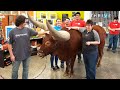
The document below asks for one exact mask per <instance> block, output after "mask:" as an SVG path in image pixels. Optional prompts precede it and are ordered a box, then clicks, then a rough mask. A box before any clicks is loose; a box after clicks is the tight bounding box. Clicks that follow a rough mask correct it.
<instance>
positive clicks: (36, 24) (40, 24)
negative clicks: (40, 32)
mask: <svg viewBox="0 0 120 90" xmlns="http://www.w3.org/2000/svg"><path fill="white" fill-rule="evenodd" d="M27 15H28V18H29V20H30V21H31V22H32V23H33V24H34V25H35V26H38V27H39V28H42V29H44V30H48V28H47V26H46V25H45V24H43V23H41V22H38V21H35V20H34V19H33V18H32V17H31V16H30V15H29V13H28V12H27Z"/></svg>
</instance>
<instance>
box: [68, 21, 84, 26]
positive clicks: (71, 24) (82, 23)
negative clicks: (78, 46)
mask: <svg viewBox="0 0 120 90" xmlns="http://www.w3.org/2000/svg"><path fill="white" fill-rule="evenodd" d="M70 26H71V27H74V26H76V27H85V21H83V20H73V21H71V23H70Z"/></svg>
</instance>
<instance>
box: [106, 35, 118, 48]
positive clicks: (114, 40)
mask: <svg viewBox="0 0 120 90" xmlns="http://www.w3.org/2000/svg"><path fill="white" fill-rule="evenodd" d="M118 38H119V35H111V34H110V35H109V46H108V48H112V50H116V48H117V42H118ZM112 45H113V47H112Z"/></svg>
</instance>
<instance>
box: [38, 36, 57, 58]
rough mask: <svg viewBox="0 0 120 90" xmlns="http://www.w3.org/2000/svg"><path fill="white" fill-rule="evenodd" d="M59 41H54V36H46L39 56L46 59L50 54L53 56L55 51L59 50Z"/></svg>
mask: <svg viewBox="0 0 120 90" xmlns="http://www.w3.org/2000/svg"><path fill="white" fill-rule="evenodd" d="M56 45H57V41H56V40H54V39H53V37H52V35H50V34H45V37H44V38H43V41H42V45H41V46H40V49H39V50H38V53H39V56H40V57H44V56H47V55H48V54H51V53H53V52H54V51H55V48H57V46H56Z"/></svg>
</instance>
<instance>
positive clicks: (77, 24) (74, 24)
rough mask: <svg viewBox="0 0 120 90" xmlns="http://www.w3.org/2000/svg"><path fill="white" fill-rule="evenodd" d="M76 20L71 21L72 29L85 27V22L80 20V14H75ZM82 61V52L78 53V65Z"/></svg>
mask: <svg viewBox="0 0 120 90" xmlns="http://www.w3.org/2000/svg"><path fill="white" fill-rule="evenodd" d="M74 16H75V18H74V20H72V21H71V23H70V27H85V26H86V25H85V21H84V20H81V19H80V16H81V14H80V12H76V13H75V15H74ZM80 61H81V52H78V63H80Z"/></svg>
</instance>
